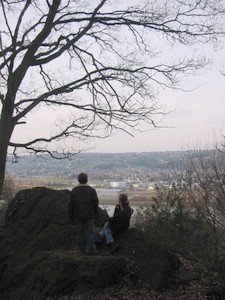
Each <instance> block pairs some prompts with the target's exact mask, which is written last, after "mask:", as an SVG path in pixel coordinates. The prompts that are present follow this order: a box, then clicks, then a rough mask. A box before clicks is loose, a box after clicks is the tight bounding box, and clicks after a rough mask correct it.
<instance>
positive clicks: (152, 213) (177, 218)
mask: <svg viewBox="0 0 225 300" xmlns="http://www.w3.org/2000/svg"><path fill="white" fill-rule="evenodd" d="M136 226H138V227H141V229H142V230H143V231H144V232H145V234H146V242H147V243H156V244H157V245H158V247H163V248H167V249H168V250H169V251H171V252H174V253H179V254H181V255H182V256H185V257H188V258H190V259H194V260H198V261H201V262H203V263H204V264H207V266H208V267H211V266H212V265H213V266H214V267H215V264H216V261H218V253H217V252H218V251H215V247H214V243H213V236H212V232H211V228H210V227H209V226H208V224H207V222H206V221H205V219H204V218H203V217H202V214H201V213H200V212H199V211H198V210H196V209H195V208H193V207H190V205H189V204H188V202H187V201H186V199H185V198H184V196H183V194H182V191H181V190H180V189H178V188H177V187H176V186H175V185H173V186H172V188H171V189H157V196H156V197H155V198H154V204H153V205H152V207H151V208H147V209H143V208H142V209H140V210H139V211H138V217H137V224H136ZM220 247H221V250H222V247H223V246H222V243H221V245H220Z"/></svg>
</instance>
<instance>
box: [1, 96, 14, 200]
mask: <svg viewBox="0 0 225 300" xmlns="http://www.w3.org/2000/svg"><path fill="white" fill-rule="evenodd" d="M8 97H9V96H8ZM8 97H6V98H5V100H4V103H3V107H2V113H1V118H0V199H1V196H2V191H3V186H4V180H5V171H6V160H7V152H8V146H9V141H10V138H11V135H12V132H13V128H14V125H13V118H12V116H13V101H12V100H11V99H10V100H11V101H10V100H9V99H8Z"/></svg>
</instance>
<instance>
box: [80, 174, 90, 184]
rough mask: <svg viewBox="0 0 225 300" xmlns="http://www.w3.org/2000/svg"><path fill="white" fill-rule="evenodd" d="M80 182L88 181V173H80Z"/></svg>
mask: <svg viewBox="0 0 225 300" xmlns="http://www.w3.org/2000/svg"><path fill="white" fill-rule="evenodd" d="M78 182H79V183H81V184H85V183H87V182H88V175H87V174H86V173H80V174H79V175H78Z"/></svg>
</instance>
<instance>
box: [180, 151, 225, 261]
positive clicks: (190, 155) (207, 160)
mask: <svg viewBox="0 0 225 300" xmlns="http://www.w3.org/2000/svg"><path fill="white" fill-rule="evenodd" d="M177 178H179V182H180V183H181V185H180V186H181V190H182V191H183V192H184V197H185V199H186V201H187V203H189V205H190V206H191V207H192V209H193V208H194V209H195V211H196V212H197V213H198V215H200V216H201V217H202V219H203V220H204V221H205V224H207V226H208V228H209V229H210V233H211V242H212V247H213V251H214V259H215V261H214V264H215V266H218V265H219V259H220V257H221V249H222V247H221V246H224V245H223V241H224V235H225V230H224V226H225V221H224V220H225V218H224V217H225V152H224V151H223V147H222V148H219V147H217V146H215V149H212V150H210V149H209V150H192V151H188V152H186V153H185V154H184V157H183V160H182V168H181V169H180V170H179V171H178V172H177ZM222 251H223V250H222Z"/></svg>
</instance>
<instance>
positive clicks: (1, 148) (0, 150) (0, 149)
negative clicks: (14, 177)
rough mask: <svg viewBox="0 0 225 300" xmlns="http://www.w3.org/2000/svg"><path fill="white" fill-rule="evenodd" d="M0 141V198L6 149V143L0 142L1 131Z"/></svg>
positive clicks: (0, 137)
mask: <svg viewBox="0 0 225 300" xmlns="http://www.w3.org/2000/svg"><path fill="white" fill-rule="evenodd" d="M0 131H2V130H0ZM0 143H1V144H0V199H1V196H2V191H3V185H4V180H5V168H6V158H7V149H8V144H7V143H5V142H2V134H1V133H0Z"/></svg>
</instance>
